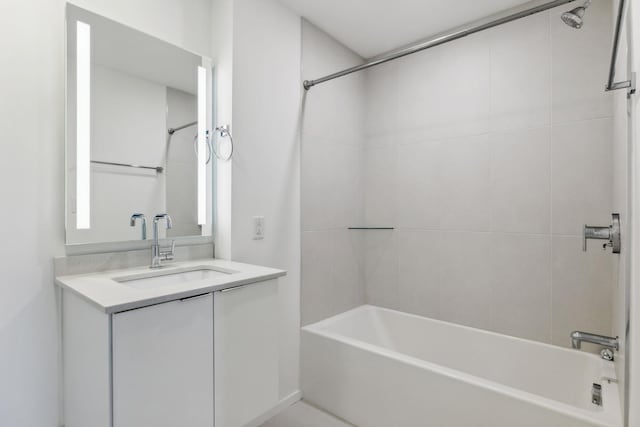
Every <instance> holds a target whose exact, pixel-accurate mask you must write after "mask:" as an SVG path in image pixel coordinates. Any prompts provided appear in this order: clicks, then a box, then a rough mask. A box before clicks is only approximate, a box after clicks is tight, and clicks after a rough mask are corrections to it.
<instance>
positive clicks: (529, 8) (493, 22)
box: [303, 0, 575, 90]
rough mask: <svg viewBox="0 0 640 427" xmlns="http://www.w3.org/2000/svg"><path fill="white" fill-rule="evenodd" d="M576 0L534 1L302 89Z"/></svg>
mask: <svg viewBox="0 0 640 427" xmlns="http://www.w3.org/2000/svg"><path fill="white" fill-rule="evenodd" d="M573 1H575V0H555V1H547V2H544V3H541V2H540V1H531V2H529V3H527V4H525V5H523V6H519V7H515V8H513V9H509V10H507V11H505V12H502V13H498V14H495V15H492V16H490V17H487V18H485V19H480V20H477V21H473V22H471V23H469V24H467V25H463V26H461V27H458V28H456V29H454V30H451V31H448V32H445V33H440V34H438V35H436V36H433V37H431V38H429V39H427V40H423V41H421V42H418V43H416V44H413V45H411V46H407V47H404V48H400V49H398V50H394V51H391V52H389V53H386V54H384V55H380V56H377V57H375V58H372V59H370V60H368V61H366V62H365V63H364V64H360V65H357V66H355V67H350V68H347V69H345V70H342V71H338V72H336V73H333V74H329V75H327V76H324V77H320V78H318V79H315V80H305V81H304V83H303V86H304V88H305V89H306V90H309V89H311V88H312V87H313V86H315V85H317V84H320V83H325V82H328V81H330V80H333V79H337V78H339V77H344V76H346V75H349V74H352V73H356V72H358V71H362V70H366V69H368V68H371V67H375V66H376V65H380V64H384V63H385V62H389V61H393V60H395V59H398V58H402V57H404V56H407V55H412V54H414V53H417V52H421V51H423V50H426V49H430V48H432V47H436V46H439V45H441V44H445V43H448V42H451V41H454V40H458V39H461V38H463V37H466V36H469V35H471V34H475V33H478V32H480V31H484V30H488V29H490V28H493V27H497V26H498V25H502V24H506V23H508V22H511V21H516V20H518V19H521V18H526V17H527V16H529V15H534V14H536V13H540V12H544V11H545V10H549V9H553V8H554V7H558V6H562V5H565V4H567V3H571V2H573Z"/></svg>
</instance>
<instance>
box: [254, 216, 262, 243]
mask: <svg viewBox="0 0 640 427" xmlns="http://www.w3.org/2000/svg"><path fill="white" fill-rule="evenodd" d="M262 239H264V217H263V216H254V217H253V240H262Z"/></svg>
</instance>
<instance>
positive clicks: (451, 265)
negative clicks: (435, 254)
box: [439, 232, 492, 329]
mask: <svg viewBox="0 0 640 427" xmlns="http://www.w3.org/2000/svg"><path fill="white" fill-rule="evenodd" d="M439 250H440V254H441V255H440V307H439V310H440V318H441V319H442V320H445V321H447V322H454V323H458V324H461V325H467V326H473V327H477V328H483V329H491V326H492V324H491V292H490V289H491V284H492V277H491V236H490V235H489V234H488V233H471V232H442V233H441V234H440V245H439Z"/></svg>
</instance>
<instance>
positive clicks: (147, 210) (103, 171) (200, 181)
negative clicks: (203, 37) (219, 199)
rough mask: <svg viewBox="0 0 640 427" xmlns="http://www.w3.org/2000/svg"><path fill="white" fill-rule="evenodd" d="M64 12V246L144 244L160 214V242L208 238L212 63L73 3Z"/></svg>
mask: <svg viewBox="0 0 640 427" xmlns="http://www.w3.org/2000/svg"><path fill="white" fill-rule="evenodd" d="M66 18H67V19H66V31H67V50H66V65H67V66H66V88H67V93H66V99H67V104H66V144H67V150H66V187H67V188H66V199H67V200H66V231H67V233H66V241H67V245H78V244H88V243H91V244H94V243H105V242H123V241H135V240H143V239H145V238H146V239H148V240H150V239H152V238H153V233H152V223H153V216H154V215H156V214H159V213H168V214H169V215H171V217H172V219H173V227H172V229H170V230H164V227H162V230H161V232H160V234H161V235H160V237H162V238H164V237H168V238H176V237H178V238H182V237H190V238H193V236H210V235H211V229H212V198H213V196H212V188H213V185H212V165H213V163H214V161H213V153H212V147H211V142H210V138H209V135H210V129H211V124H212V117H211V112H212V109H211V105H212V102H211V93H212V91H211V68H212V64H211V61H210V60H209V59H208V58H205V57H202V56H200V55H197V54H194V53H191V52H188V51H186V50H184V49H182V48H180V47H177V46H174V45H172V44H170V43H167V42H165V41H163V40H160V39H158V38H155V37H153V36H150V35H148V34H145V33H143V32H140V31H138V30H136V29H133V28H131V27H128V26H125V25H123V24H120V23H118V22H115V21H113V20H110V19H107V18H105V17H103V16H100V15H97V14H95V13H92V12H90V11H88V10H84V9H81V8H79V7H77V6H74V5H71V4H67V8H66ZM134 213H139V214H144V215H145V216H146V219H147V226H148V232H147V233H146V236H144V235H143V232H142V224H141V222H140V221H139V222H138V223H137V224H135V226H131V223H130V218H131V216H132V215H133V214H134ZM209 238H210V237H209Z"/></svg>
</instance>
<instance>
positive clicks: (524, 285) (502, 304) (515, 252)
mask: <svg viewBox="0 0 640 427" xmlns="http://www.w3.org/2000/svg"><path fill="white" fill-rule="evenodd" d="M550 253H551V237H550V236H543V235H522V234H502V233H495V234H493V235H492V237H491V258H492V260H491V263H492V277H493V278H492V290H491V295H492V298H491V300H492V304H491V305H492V307H491V316H492V320H491V323H492V326H491V329H492V330H494V331H496V332H500V333H503V334H507V335H513V336H518V337H521V338H526V339H532V340H536V341H542V342H547V343H549V342H551V257H550V256H549V254H550Z"/></svg>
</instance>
